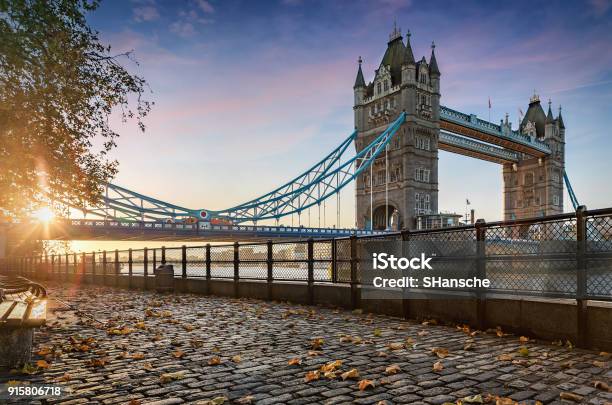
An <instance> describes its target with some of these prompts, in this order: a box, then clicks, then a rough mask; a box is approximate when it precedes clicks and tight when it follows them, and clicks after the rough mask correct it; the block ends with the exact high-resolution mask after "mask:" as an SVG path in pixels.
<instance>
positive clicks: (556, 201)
mask: <svg viewBox="0 0 612 405" xmlns="http://www.w3.org/2000/svg"><path fill="white" fill-rule="evenodd" d="M553 205H559V196H558V195H556V194H555V195H553Z"/></svg>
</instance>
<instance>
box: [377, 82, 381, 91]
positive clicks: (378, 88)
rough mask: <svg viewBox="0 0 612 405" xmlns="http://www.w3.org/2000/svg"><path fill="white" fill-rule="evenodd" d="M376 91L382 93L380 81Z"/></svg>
mask: <svg viewBox="0 0 612 405" xmlns="http://www.w3.org/2000/svg"><path fill="white" fill-rule="evenodd" d="M376 92H377V93H378V94H380V93H381V90H380V82H378V84H377V85H376Z"/></svg>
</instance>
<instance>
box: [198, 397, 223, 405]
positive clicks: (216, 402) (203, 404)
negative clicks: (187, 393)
mask: <svg viewBox="0 0 612 405" xmlns="http://www.w3.org/2000/svg"><path fill="white" fill-rule="evenodd" d="M225 401H227V397H215V398H213V399H210V400H208V401H198V404H200V405H222V404H224V403H225Z"/></svg>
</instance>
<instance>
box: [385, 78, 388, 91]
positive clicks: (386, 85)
mask: <svg viewBox="0 0 612 405" xmlns="http://www.w3.org/2000/svg"><path fill="white" fill-rule="evenodd" d="M387 90H389V81H387V80H385V91H387Z"/></svg>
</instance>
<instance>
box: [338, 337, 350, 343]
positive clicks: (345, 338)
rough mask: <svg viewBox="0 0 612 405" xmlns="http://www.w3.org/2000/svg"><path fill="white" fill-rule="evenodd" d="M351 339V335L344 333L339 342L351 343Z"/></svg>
mask: <svg viewBox="0 0 612 405" xmlns="http://www.w3.org/2000/svg"><path fill="white" fill-rule="evenodd" d="M352 341H353V337H352V336H348V335H344V336H341V337H340V343H351V342H352Z"/></svg>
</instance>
